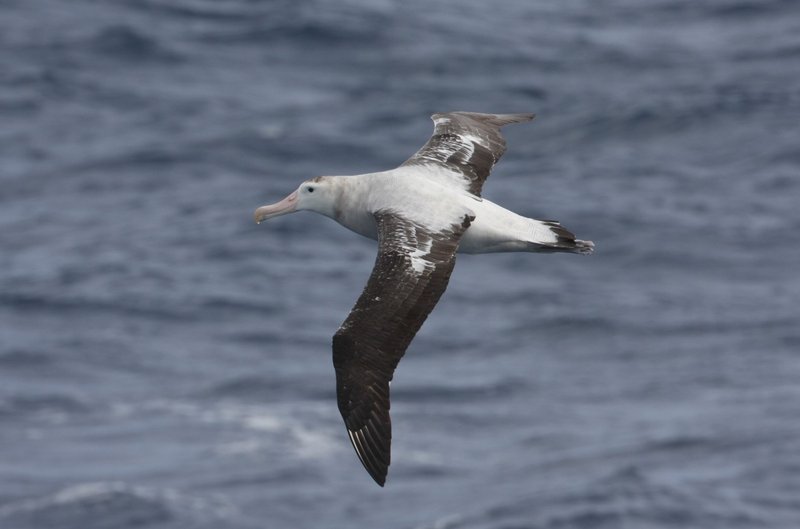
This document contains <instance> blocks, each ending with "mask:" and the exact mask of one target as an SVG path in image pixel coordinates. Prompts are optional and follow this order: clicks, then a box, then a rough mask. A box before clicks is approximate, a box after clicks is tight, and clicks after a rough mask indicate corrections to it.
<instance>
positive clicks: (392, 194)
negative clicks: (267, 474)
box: [256, 112, 594, 486]
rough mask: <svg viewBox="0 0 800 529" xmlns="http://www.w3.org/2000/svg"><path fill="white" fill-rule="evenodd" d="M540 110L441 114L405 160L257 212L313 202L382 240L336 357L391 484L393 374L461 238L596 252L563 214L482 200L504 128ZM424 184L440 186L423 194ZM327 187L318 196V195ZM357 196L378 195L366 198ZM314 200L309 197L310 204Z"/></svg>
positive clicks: (361, 437)
mask: <svg viewBox="0 0 800 529" xmlns="http://www.w3.org/2000/svg"><path fill="white" fill-rule="evenodd" d="M533 117H534V115H533V114H477V113H468V112H450V113H442V114H434V115H433V116H432V119H433V121H434V123H435V127H434V132H433V135H432V137H431V138H430V140H428V142H427V143H426V144H425V145H424V146H423V147H422V148H421V149H420V150H419V151H418V152H417V153H415V154H414V155H413V156H412V157H411V158H409V159H408V160H407V161H406V162H405V163H403V164H402V165H401V166H400V167H399V168H397V169H395V170H393V171H388V172H385V173H374V174H370V175H358V176H352V177H344V178H341V179H338V180H337V181H336V182H333V181H327V180H325V179H327V178H329V177H320V178H316V179H312V180H309V181H307V182H305V183H304V184H303V185H301V187H300V188H299V189H298V191H296V192H295V193H292V194H291V195H289V196H288V197H287V198H286V199H284V200H283V201H281V202H279V203H277V204H274V205H270V206H263V207H261V208H259V209H258V210H257V211H256V220H257V221H261V220H263V219H266V218H270V217H272V216H276V215H281V214H284V213H287V212H291V211H295V210H297V209H311V210H314V211H318V212H320V213H323V214H325V215H328V216H331V217H333V218H335V219H336V220H337V221H339V222H340V223H341V224H343V225H344V226H346V227H349V228H350V229H353V230H354V231H357V232H359V233H362V234H363V235H367V236H370V237H374V238H376V239H377V241H378V256H377V258H376V260H375V266H374V268H373V270H372V274H371V275H370V278H369V280H368V281H367V285H366V287H365V288H364V291H363V292H362V294H361V296H360V297H359V298H358V301H357V302H356V304H355V306H354V307H353V309H352V310H351V312H350V314H349V315H348V317H347V319H346V320H345V321H344V323H343V324H342V326H341V327H340V328H339V330H338V331H337V332H336V334H335V335H334V337H333V364H334V368H335V370H336V390H337V401H338V406H339V411H340V412H341V414H342V417H343V419H344V423H345V427H346V428H347V433H348V436H349V438H350V441H351V443H352V445H353V448H355V451H356V454H358V458H359V460H360V461H361V463H362V464H363V465H364V468H366V470H367V472H369V474H370V476H372V478H373V479H374V480H375V481H376V482H377V483H378V484H379V485H381V486H383V485H384V483H385V481H386V474H387V471H388V468H389V464H390V462H391V439H392V424H391V419H390V417H389V408H390V399H389V382H390V381H391V380H392V377H393V375H394V370H395V368H396V367H397V364H398V362H399V361H400V359H401V358H402V357H403V355H404V354H405V351H406V349H407V347H408V345H409V344H410V343H411V340H412V339H413V338H414V336H415V335H416V333H417V331H418V330H419V328H420V327H421V326H422V324H423V322H424V321H425V319H426V318H427V317H428V314H430V312H431V311H432V310H433V308H434V306H435V305H436V303H437V302H438V300H439V298H440V297H441V295H442V293H443V292H444V290H445V288H447V283H448V281H449V279H450V274H451V272H452V270H453V266H454V264H455V254H456V252H457V251H458V250H459V245H460V244H461V245H462V246H463V247H462V248H461V250H462V251H466V252H473V253H486V252H495V251H542V252H548V251H552V252H572V253H591V251H592V249H593V247H594V244H593V243H592V242H591V241H581V240H578V239H576V238H575V236H574V235H573V234H572V233H571V232H569V231H568V230H566V229H565V228H563V227H562V226H561V225H560V224H559V223H558V222H556V221H539V220H535V219H527V218H525V217H522V216H520V215H517V214H515V213H513V212H510V211H508V210H506V209H505V208H502V207H500V206H497V205H496V204H493V203H492V202H490V201H488V200H483V199H481V198H480V194H481V190H482V188H483V184H484V182H485V181H486V178H487V177H488V176H489V173H490V172H491V170H492V168H493V167H494V165H495V163H497V161H498V160H499V159H500V157H501V156H502V155H503V153H504V152H505V149H506V143H505V140H504V139H503V137H502V135H501V134H500V128H501V127H502V126H504V125H508V124H511V123H521V122H525V121H530V120H531V119H533ZM335 180H336V179H335ZM412 180H413V183H409V182H410V181H412ZM400 182H405V184H403V185H401V184H400ZM326 185H328V186H331V187H334V188H336V192H335V193H332V194H331V196H332V197H335V198H332V199H330V200H328V201H326V200H323V199H321V198H320V196H321V195H322V194H323V193H324V192H325V191H324V190H325V187H324V186H326ZM317 188H318V189H317ZM365 188H369V189H368V190H367V191H368V192H365V191H364V190H365ZM401 188H402V189H401ZM419 188H430V189H420V190H419V192H417V190H418V189H419ZM315 190H316V194H315V195H313V196H314V197H315V198H314V199H313V201H312V199H310V198H308V197H309V196H310V194H311V193H313V192H314V191H315ZM348 191H349V192H350V194H351V195H352V197H351V200H347V197H348ZM415 193H416V194H415ZM425 193H427V194H426V196H428V197H430V195H432V194H433V195H434V199H433V200H430V198H429V199H428V201H427V202H425V203H423V204H421V203H418V202H417V200H416V199H415V197H417V198H418V197H420V196H422V195H423V194H425ZM437 193H439V194H440V195H441V196H438V195H437ZM356 196H358V197H363V196H368V197H375V196H377V197H378V198H376V199H370V201H365V200H361V199H360V198H359V199H358V200H357V199H356V198H353V197H356ZM342 197H345V198H342ZM453 197H457V198H455V199H454V198H453ZM464 197H466V198H464ZM303 200H305V201H307V202H306V205H305V206H303V207H302V208H301V207H300V205H299V204H300V202H301V201H303ZM308 204H311V205H308ZM365 204H366V205H365ZM350 210H355V211H350Z"/></svg>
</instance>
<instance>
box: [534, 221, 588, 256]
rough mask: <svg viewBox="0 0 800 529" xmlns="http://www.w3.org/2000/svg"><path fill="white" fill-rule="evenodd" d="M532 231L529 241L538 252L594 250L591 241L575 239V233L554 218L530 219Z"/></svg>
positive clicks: (585, 252) (585, 251)
mask: <svg viewBox="0 0 800 529" xmlns="http://www.w3.org/2000/svg"><path fill="white" fill-rule="evenodd" d="M530 221H531V223H532V230H531V231H532V233H531V237H530V239H529V242H530V243H532V244H534V245H535V251H539V252H569V253H579V254H584V255H588V254H590V253H592V252H594V243H593V242H592V241H583V240H581V239H576V238H575V234H573V233H572V232H571V231H569V230H568V229H566V228H565V227H563V226H562V225H561V224H560V223H559V222H558V221H555V220H536V219H530Z"/></svg>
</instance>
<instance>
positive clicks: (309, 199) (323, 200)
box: [255, 176, 338, 223]
mask: <svg viewBox="0 0 800 529" xmlns="http://www.w3.org/2000/svg"><path fill="white" fill-rule="evenodd" d="M334 184H335V182H334V180H333V179H332V178H331V177H329V176H318V177H316V178H312V179H311V180H306V181H305V182H303V183H302V184H300V187H298V188H297V189H296V190H295V191H293V192H292V194H290V195H289V196H288V197H286V198H284V199H283V200H281V201H280V202H276V203H275V204H268V205H266V206H261V207H260V208H258V209H257V210H256V213H255V218H256V222H257V223H260V222H261V221H263V220H267V219H271V218H272V217H277V216H279V215H285V214H287V213H293V212H295V211H301V210H304V209H307V210H311V211H316V212H317V213H322V214H323V215H328V216H330V215H331V214H332V213H333V211H334V205H335V202H336V199H337V197H338V193H337V192H336V186H335V185H334Z"/></svg>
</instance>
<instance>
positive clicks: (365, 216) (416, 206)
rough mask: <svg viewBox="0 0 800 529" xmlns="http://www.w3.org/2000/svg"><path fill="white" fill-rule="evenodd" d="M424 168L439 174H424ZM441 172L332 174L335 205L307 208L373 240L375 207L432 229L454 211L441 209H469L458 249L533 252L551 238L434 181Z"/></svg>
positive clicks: (539, 226) (538, 225)
mask: <svg viewBox="0 0 800 529" xmlns="http://www.w3.org/2000/svg"><path fill="white" fill-rule="evenodd" d="M425 170H429V171H437V172H439V173H440V174H437V175H436V176H437V177H438V178H430V176H428V175H425V174H424V171H425ZM447 172H448V171H446V170H443V169H439V168H437V167H431V168H430V169H428V168H421V167H414V168H408V167H399V168H397V169H393V170H391V171H384V172H380V173H370V174H363V175H354V176H338V177H335V178H333V179H332V180H334V181H336V184H337V186H336V187H339V188H341V189H342V191H343V192H342V193H341V194H339V196H338V197H336V198H337V200H335V201H333V202H334V204H335V206H334V207H332V208H331V209H328V210H326V209H325V208H320V207H319V205H318V204H315V207H314V208H313V209H314V211H317V212H319V213H322V214H323V215H326V216H328V217H331V218H332V219H334V220H336V221H337V222H339V223H340V224H341V225H342V226H345V227H346V228H348V229H350V230H352V231H354V232H356V233H359V234H361V235H364V236H365V237H369V238H370V239H377V231H376V228H375V219H374V217H373V213H374V212H376V211H380V210H391V211H395V212H397V213H398V214H400V215H402V216H404V217H406V218H408V219H411V220H413V221H415V222H418V223H420V224H421V225H424V226H426V227H429V228H431V229H434V230H437V229H438V228H439V227H442V228H444V227H445V226H444V224H442V222H444V219H446V222H448V223H450V222H452V219H453V218H454V215H448V214H443V213H445V212H448V211H454V212H456V213H463V214H467V213H469V214H472V215H474V217H475V219H474V220H473V221H472V223H471V225H470V227H469V228H468V229H467V231H466V233H465V234H464V236H463V237H462V239H461V243H460V245H459V248H458V250H459V252H464V253H490V252H514V251H537V250H540V249H541V248H540V246H539V245H541V244H545V245H546V244H550V243H555V242H556V241H557V236H556V235H555V234H554V233H553V232H552V231H551V230H550V229H549V227H548V226H546V225H544V224H543V223H542V222H541V221H538V220H536V219H529V218H526V217H523V216H521V215H518V214H516V213H514V212H513V211H509V210H507V209H505V208H503V207H501V206H499V205H497V204H495V203H494V202H491V201H489V200H486V199H484V198H480V197H477V196H475V195H472V194H470V193H468V192H466V191H463V190H462V189H460V188H459V187H457V186H452V185H446V184H445V183H440V182H441V181H442V180H444V182H446V181H447V178H446V177H449V175H443V174H441V173H447ZM443 177H445V178H443ZM345 189H346V192H344V191H345ZM309 209H311V208H309Z"/></svg>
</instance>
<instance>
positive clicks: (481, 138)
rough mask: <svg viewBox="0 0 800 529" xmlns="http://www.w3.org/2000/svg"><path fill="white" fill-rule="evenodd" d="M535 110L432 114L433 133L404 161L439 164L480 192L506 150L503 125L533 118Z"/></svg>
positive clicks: (463, 184) (408, 163) (467, 185)
mask: <svg viewBox="0 0 800 529" xmlns="http://www.w3.org/2000/svg"><path fill="white" fill-rule="evenodd" d="M533 118H534V114H477V113H474V112H448V113H444V114H434V115H433V116H431V119H432V120H433V122H434V124H435V126H434V129H433V136H431V139H430V140H428V143H426V144H425V145H424V146H423V147H422V149H420V150H419V151H417V153H416V154H414V156H412V157H411V158H409V159H408V160H406V161H405V162H404V163H403V165H404V166H408V165H424V164H438V165H440V166H443V167H445V168H447V169H449V170H450V171H453V172H455V173H456V175H455V176H456V179H455V181H456V182H457V183H458V184H460V185H461V186H463V187H464V189H466V190H467V191H469V192H470V193H472V194H474V195H478V196H480V194H481V189H482V188H483V183H484V182H485V181H486V178H487V177H488V176H489V173H490V172H491V171H492V167H494V164H496V163H497V161H498V160H499V159H500V157H501V156H502V155H503V153H504V152H506V141H505V139H503V136H502V135H501V134H500V127H502V126H503V125H508V124H509V123H522V122H524V121H530V120H532V119H533Z"/></svg>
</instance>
